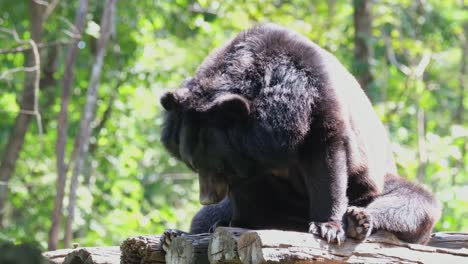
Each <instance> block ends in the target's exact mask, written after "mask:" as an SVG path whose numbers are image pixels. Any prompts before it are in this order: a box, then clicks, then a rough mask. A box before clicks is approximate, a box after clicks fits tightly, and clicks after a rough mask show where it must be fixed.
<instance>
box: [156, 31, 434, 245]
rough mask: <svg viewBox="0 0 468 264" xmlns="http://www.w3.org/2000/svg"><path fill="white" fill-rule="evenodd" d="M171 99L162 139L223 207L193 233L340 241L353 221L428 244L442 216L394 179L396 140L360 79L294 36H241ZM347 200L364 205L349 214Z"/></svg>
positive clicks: (204, 195) (199, 220)
mask: <svg viewBox="0 0 468 264" xmlns="http://www.w3.org/2000/svg"><path fill="white" fill-rule="evenodd" d="M161 104H162V105H163V106H164V108H165V109H166V110H167V113H166V119H165V122H164V126H163V130H162V138H161V140H162V142H163V144H164V146H165V147H166V148H167V149H168V150H169V152H170V153H171V154H172V155H174V156H175V157H177V158H179V159H180V160H182V161H183V162H185V163H186V164H187V165H188V166H189V167H190V168H192V169H193V170H194V171H197V172H198V174H199V179H200V190H201V193H200V201H201V202H202V203H203V204H214V205H208V206H207V207H204V208H203V209H202V210H201V211H200V212H199V213H198V214H197V216H195V218H194V220H193V221H192V227H191V232H193V233H199V232H207V231H209V229H210V227H211V226H213V225H217V224H219V223H223V222H229V221H230V224H231V225H233V226H239V227H245V228H253V229H266V228H275V229H284V230H297V231H310V232H318V233H320V234H321V235H322V237H324V238H327V239H328V240H329V241H330V240H331V241H336V242H338V243H339V242H340V241H342V240H344V239H345V230H346V229H345V228H344V225H346V221H352V223H351V224H352V225H350V226H354V227H355V228H356V229H358V230H359V231H362V230H364V231H362V232H360V233H359V234H360V235H357V233H356V232H354V233H353V232H348V236H351V237H355V238H359V239H362V238H363V237H366V236H368V235H369V234H370V233H371V232H370V231H371V229H372V230H377V229H385V230H389V231H391V232H393V233H395V234H396V235H397V236H399V237H400V238H401V239H403V240H406V241H410V242H418V243H424V242H426V241H427V238H428V236H429V234H430V231H431V229H432V227H433V225H434V223H435V221H436V220H437V219H438V217H439V214H440V209H439V207H438V204H437V202H436V201H435V200H434V198H433V197H432V195H431V194H430V193H428V192H427V191H425V190H424V189H422V188H420V187H418V186H415V185H413V184H410V183H408V182H406V181H405V180H403V179H401V178H399V177H396V176H391V175H396V166H395V162H394V160H393V156H392V152H391V148H390V143H389V140H388V137H387V135H386V132H385V130H384V128H383V125H382V124H381V122H380V120H379V119H378V117H377V116H376V114H375V113H374V111H373V109H372V106H371V104H370V102H369V100H368V99H367V97H366V96H365V94H364V93H363V91H362V89H361V88H360V86H359V84H358V83H357V82H356V80H355V79H354V77H353V76H351V74H350V73H349V72H348V71H347V70H346V69H345V68H344V67H343V66H342V65H341V63H339V62H338V60H337V59H336V58H335V57H334V56H333V55H331V54H330V53H328V52H327V51H325V50H323V49H322V48H320V47H318V46H317V45H316V44H314V43H313V42H311V41H309V40H307V39H306V38H304V37H302V36H300V35H298V34H296V33H294V32H292V31H289V30H287V29H284V28H281V27H278V26H274V25H264V26H258V27H254V28H252V29H250V30H248V31H245V32H242V33H240V34H239V35H238V36H237V37H235V38H234V39H233V40H232V41H230V42H229V43H227V44H226V45H225V46H224V47H221V48H220V49H218V50H216V51H215V52H213V53H212V54H211V55H210V56H208V58H207V59H206V60H205V61H204V62H203V63H202V65H201V66H200V67H199V69H198V71H197V73H196V75H195V76H194V77H193V78H192V79H190V80H188V81H187V82H186V83H185V84H184V86H183V87H182V88H180V89H178V90H176V91H174V92H168V93H167V94H165V95H164V96H163V97H162V98H161ZM226 197H228V198H226ZM223 199H224V200H223ZM221 200H223V201H222V202H221V204H216V203H218V202H220V201H221ZM348 206H357V208H359V209H356V210H355V213H349V214H348V215H349V217H346V211H347V208H348ZM362 219H365V220H362ZM361 220H362V221H361ZM369 221H370V222H369ZM309 223H310V227H309ZM368 224H369V225H368ZM363 228H364V229H363ZM362 234H364V235H362Z"/></svg>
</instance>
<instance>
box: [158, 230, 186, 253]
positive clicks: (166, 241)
mask: <svg viewBox="0 0 468 264" xmlns="http://www.w3.org/2000/svg"><path fill="white" fill-rule="evenodd" d="M187 234H188V233H186V232H184V231H180V230H177V229H167V230H166V231H164V233H163V235H162V236H161V238H160V240H161V245H162V248H163V250H164V251H165V252H167V251H168V250H169V246H170V245H171V243H172V240H173V239H174V238H176V237H178V236H184V235H187Z"/></svg>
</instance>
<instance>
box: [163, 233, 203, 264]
mask: <svg viewBox="0 0 468 264" xmlns="http://www.w3.org/2000/svg"><path fill="white" fill-rule="evenodd" d="M210 239H211V234H209V233H204V234H196V235H185V236H180V237H176V238H175V239H174V240H172V243H171V245H170V247H169V250H168V252H166V263H171V264H208V263H209V261H208V255H207V251H208V244H209V242H210Z"/></svg>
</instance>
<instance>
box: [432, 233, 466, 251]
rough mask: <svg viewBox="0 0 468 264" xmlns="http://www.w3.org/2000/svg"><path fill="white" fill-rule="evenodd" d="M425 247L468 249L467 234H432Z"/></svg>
mask: <svg viewBox="0 0 468 264" xmlns="http://www.w3.org/2000/svg"><path fill="white" fill-rule="evenodd" d="M427 245H428V246H431V247H441V248H453V249H460V248H468V234H467V233H460V232H447V233H443V232H439V233H434V234H432V237H431V240H430V241H429V243H428V244H427Z"/></svg>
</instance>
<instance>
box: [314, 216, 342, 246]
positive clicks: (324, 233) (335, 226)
mask: <svg viewBox="0 0 468 264" xmlns="http://www.w3.org/2000/svg"><path fill="white" fill-rule="evenodd" d="M309 233H312V234H316V235H319V236H321V237H322V238H323V239H326V240H327V242H328V243H330V242H334V243H337V244H338V245H340V244H341V242H343V241H344V240H345V239H346V236H345V232H344V230H343V226H342V224H341V222H340V221H328V222H311V223H310V226H309Z"/></svg>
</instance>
